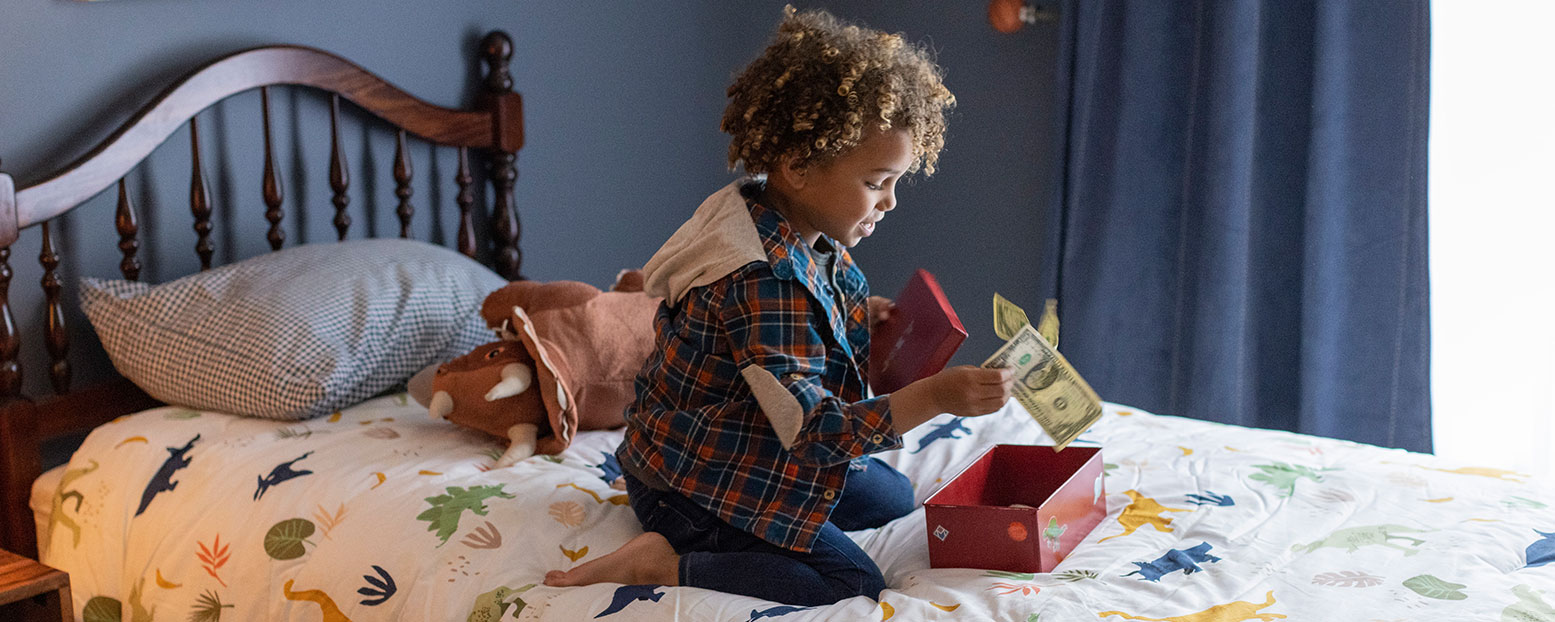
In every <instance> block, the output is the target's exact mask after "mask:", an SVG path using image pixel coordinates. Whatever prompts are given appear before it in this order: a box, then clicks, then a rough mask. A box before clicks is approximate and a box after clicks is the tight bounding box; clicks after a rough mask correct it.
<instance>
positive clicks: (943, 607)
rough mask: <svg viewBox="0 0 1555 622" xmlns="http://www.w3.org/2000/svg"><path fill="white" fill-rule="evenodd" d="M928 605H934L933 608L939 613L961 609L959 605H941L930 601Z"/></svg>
mask: <svg viewBox="0 0 1555 622" xmlns="http://www.w3.org/2000/svg"><path fill="white" fill-rule="evenodd" d="M929 604H930V605H934V608H935V609H938V610H940V611H955V610H957V609H960V608H961V603H956V604H954V605H941V604H939V603H936V602H934V601H932V600H931V601H929Z"/></svg>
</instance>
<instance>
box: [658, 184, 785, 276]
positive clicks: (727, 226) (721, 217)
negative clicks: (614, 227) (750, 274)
mask: <svg viewBox="0 0 1555 622" xmlns="http://www.w3.org/2000/svg"><path fill="white" fill-rule="evenodd" d="M746 181H747V180H740V181H736V182H734V183H731V184H729V185H727V186H724V187H723V189H722V190H719V191H718V192H715V193H713V195H712V196H710V197H707V200H705V201H703V202H702V205H701V206H699V207H697V210H696V213H694V214H692V215H691V219H690V220H687V221H686V222H685V224H683V225H681V226H680V229H678V230H676V231H675V235H672V236H670V239H669V241H667V242H665V243H664V246H661V247H659V250H658V252H656V253H654V254H653V258H651V259H649V260H648V263H647V265H644V266H643V276H644V278H645V283H644V291H646V292H647V293H648V294H649V295H652V296H661V297H663V298H664V300H665V302H666V303H667V304H669V305H672V306H673V305H675V304H677V303H679V302H680V299H681V297H683V296H685V295H686V292H687V291H689V290H690V289H691V288H693V287H701V286H703V285H708V284H710V283H713V282H716V281H717V280H718V279H721V278H724V277H725V276H728V275H729V273H731V272H734V271H735V270H738V269H740V267H741V266H744V265H746V264H748V263H751V262H755V261H767V251H766V248H765V247H763V246H762V244H761V235H760V234H759V233H757V232H756V223H754V222H751V217H750V208H748V207H746V205H745V197H743V196H740V186H741V185H742V184H744V183H746Z"/></svg>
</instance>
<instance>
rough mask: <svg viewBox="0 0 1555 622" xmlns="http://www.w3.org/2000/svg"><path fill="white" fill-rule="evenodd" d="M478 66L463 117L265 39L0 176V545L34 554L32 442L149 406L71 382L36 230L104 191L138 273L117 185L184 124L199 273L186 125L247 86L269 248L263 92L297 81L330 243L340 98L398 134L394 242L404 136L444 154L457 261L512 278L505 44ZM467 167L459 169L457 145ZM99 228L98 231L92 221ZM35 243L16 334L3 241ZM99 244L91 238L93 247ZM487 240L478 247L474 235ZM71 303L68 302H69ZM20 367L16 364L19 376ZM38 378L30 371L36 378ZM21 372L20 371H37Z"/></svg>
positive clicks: (339, 178)
mask: <svg viewBox="0 0 1555 622" xmlns="http://www.w3.org/2000/svg"><path fill="white" fill-rule="evenodd" d="M478 53H479V54H480V56H481V58H482V59H483V61H484V64H485V70H484V76H483V79H482V80H481V81H480V87H479V89H480V92H479V93H478V94H477V95H476V98H475V104H474V106H472V107H471V108H469V109H452V108H444V107H440V106H436V105H433V104H429V103H427V102H425V101H423V100H421V99H418V98H416V97H414V96H412V95H410V94H409V93H406V92H405V91H403V90H401V89H399V88H398V87H395V86H394V85H392V84H390V83H388V82H387V81H385V80H383V79H382V78H379V77H378V76H376V75H374V74H372V73H370V72H368V71H367V70H365V69H363V68H361V67H359V66H357V65H355V64H353V63H351V62H350V61H347V60H345V59H343V58H341V57H339V56H336V55H334V54H331V53H329V52H325V51H323V50H317V49H313V48H308V47H301V46H294V45H276V46H267V47H261V48H255V49H251V50H246V51H242V52H237V53H235V54H231V55H229V56H226V57H223V58H220V59H217V60H215V61H212V62H210V63H207V64H205V65H203V66H201V67H199V68H197V69H194V70H193V71H191V72H190V73H189V74H187V75H186V76H185V77H183V78H182V79H180V80H179V81H177V82H176V83H175V84H173V86H171V87H169V88H168V89H167V90H165V91H163V92H162V93H161V94H160V95H158V96H157V97H156V98H154V99H153V100H152V101H151V102H150V103H147V104H146V105H145V106H144V107H143V108H141V109H140V111H139V112H138V113H137V114H135V116H133V117H132V118H130V120H129V121H127V122H125V123H124V124H123V125H122V126H120V127H119V128H118V130H117V131H115V132H114V133H113V134H112V135H111V136H109V137H108V138H107V139H105V140H103V141H102V143H100V144H98V145H97V146H96V147H95V148H94V149H92V150H91V151H89V152H88V153H87V154H86V155H84V156H82V157H81V158H80V159H78V160H76V161H75V162H73V163H71V164H70V165H68V166H66V167H64V168H63V169H62V170H60V171H58V172H56V173H54V174H52V175H48V176H47V177H46V178H45V179H44V180H43V181H41V182H39V183H36V184H33V185H29V186H26V187H21V188H18V187H16V185H15V183H14V181H13V179H12V177H11V176H10V175H7V174H5V173H3V172H0V469H3V470H0V547H4V548H5V549H7V550H10V551H12V552H16V553H20V554H23V555H28V556H34V555H35V552H36V536H35V534H34V527H33V517H32V512H31V510H30V509H29V508H28V498H29V495H30V489H31V486H32V483H33V481H34V480H35V479H37V477H38V476H39V475H40V474H41V465H42V461H41V458H40V447H41V446H42V444H43V443H44V442H46V441H49V440H51V439H54V438H57V437H61V436H65V435H70V434H77V433H80V432H82V431H85V430H89V429H91V428H93V427H96V426H98V425H100V424H102V423H104V422H107V421H110V420H112V419H113V418H115V417H119V416H122V415H126V414H130V413H133V412H136V411H139V410H144V409H146V408H149V407H152V406H155V405H158V402H157V401H156V400H154V399H152V398H151V397H149V396H147V395H146V394H145V393H144V392H142V391H140V390H139V389H138V388H136V387H135V386H134V385H133V384H131V383H130V382H129V381H127V380H125V379H123V378H122V377H117V376H115V377H114V378H113V379H111V380H109V381H106V382H103V383H98V384H96V385H94V386H91V387H83V388H75V387H72V386H71V365H70V359H69V357H68V353H69V351H70V343H69V339H68V336H67V335H68V332H67V330H66V326H65V317H66V315H67V314H66V313H65V306H64V305H65V304H66V303H65V302H64V301H62V300H61V295H60V292H61V282H60V279H59V276H58V269H59V266H60V265H61V264H62V263H64V262H68V261H69V259H68V258H65V257H61V255H60V253H59V252H58V251H57V250H56V245H55V243H54V241H53V238H52V235H51V231H50V222H51V221H53V220H54V219H55V218H58V217H59V216H61V215H63V214H65V213H67V212H69V211H71V210H73V209H75V208H76V207H77V206H80V205H81V204H83V203H84V202H86V201H87V200H89V199H91V198H93V197H95V196H97V195H99V194H100V193H102V192H104V191H105V190H108V189H109V188H110V187H111V186H114V185H117V186H118V203H117V208H116V213H115V228H116V230H117V234H118V248H119V251H120V252H121V253H122V254H123V260H122V261H121V262H120V266H119V267H120V272H121V273H122V274H123V276H124V278H126V279H130V280H136V279H138V278H139V277H140V272H141V268H142V265H141V258H140V257H139V256H138V250H139V248H140V239H139V236H140V231H139V224H138V222H139V219H138V218H137V215H136V209H135V206H134V205H132V204H131V201H130V196H132V193H130V192H128V191H127V190H126V184H125V181H124V180H125V177H126V175H127V174H128V173H130V171H131V170H133V169H134V168H135V167H136V166H137V165H138V164H140V163H141V162H142V161H143V160H145V159H146V158H147V156H148V155H150V154H151V153H152V151H153V150H155V149H156V148H157V147H158V146H159V145H161V144H162V143H163V142H165V141H166V140H167V139H168V138H169V137H170V136H172V135H173V133H174V132H176V131H177V130H179V129H180V128H181V127H182V126H183V125H184V124H186V123H187V124H188V125H189V130H190V131H189V136H190V149H191V162H192V167H191V171H190V177H189V187H190V193H189V196H190V199H189V210H190V213H191V215H192V217H193V227H194V230H195V232H196V234H197V236H198V242H197V244H196V246H195V249H194V250H195V253H196V254H197V255H198V256H199V261H200V266H201V269H202V270H204V269H209V268H211V267H212V265H211V262H212V257H213V256H214V245H213V243H212V241H211V237H210V235H211V232H212V222H211V215H212V211H213V206H212V204H211V200H210V194H209V191H208V190H207V185H206V178H205V172H204V171H203V167H202V164H201V160H200V151H201V148H200V128H199V125H198V119H197V115H198V114H199V113H200V112H202V111H204V110H206V109H207V108H210V107H211V106H213V105H215V104H216V103H218V102H220V101H222V100H224V99H226V98H227V97H230V96H232V95H235V94H238V93H242V92H245V91H250V90H253V89H259V91H260V98H261V102H262V108H261V109H262V115H261V117H262V118H261V119H260V122H259V124H258V125H260V126H261V127H262V128H263V132H264V151H265V153H264V158H265V165H264V171H263V195H264V196H263V198H264V203H265V206H266V211H265V218H266V220H267V221H269V224H270V227H269V231H268V233H267V235H266V238H267V240H268V242H269V245H270V248H271V250H278V249H280V248H281V247H282V246H283V245H284V244H285V233H284V229H283V228H282V220H283V211H282V205H283V201H284V198H283V197H284V193H283V192H282V186H283V179H282V178H281V175H280V171H281V170H282V169H281V167H279V166H277V164H276V159H275V149H273V148H272V141H271V128H270V125H271V120H270V93H269V90H270V88H269V87H272V86H282V85H289V86H305V87H312V88H315V89H319V90H322V91H324V92H326V93H327V94H328V96H329V98H330V133H329V134H330V137H329V140H330V154H331V155H330V166H329V169H330V170H329V176H328V179H329V184H330V188H331V190H332V192H333V197H332V199H331V203H332V204H333V207H334V211H335V215H334V220H333V223H334V226H335V229H336V232H337V235H338V238H339V239H342V240H343V239H345V238H346V235H347V233H348V232H349V231H350V227H351V224H352V223H351V218H350V216H349V214H348V212H347V206H348V205H349V204H350V199H349V195H348V190H349V188H350V176H349V173H348V170H349V169H348V167H347V162H346V155H345V151H344V150H343V149H342V148H341V141H340V123H339V117H340V100H341V99H345V100H347V101H349V102H351V103H353V104H355V105H356V106H357V107H359V108H361V109H362V110H364V111H366V112H368V113H371V114H372V115H373V116H376V117H377V118H379V119H381V120H382V121H383V122H385V123H387V124H388V125H390V126H392V127H393V128H397V129H398V141H397V149H396V151H395V156H394V162H393V166H392V170H393V177H394V184H395V195H396V197H398V199H399V200H398V205H396V206H395V214H396V216H397V217H398V219H399V223H400V227H399V234H400V236H401V237H409V235H410V223H411V220H412V218H413V217H414V215H415V210H414V208H413V204H412V201H411V199H412V196H413V191H412V187H411V180H412V176H413V170H414V169H413V166H412V162H411V160H410V153H411V152H410V151H409V150H408V149H407V148H406V141H407V140H408V139H411V138H415V139H419V140H423V141H426V142H428V143H432V144H434V145H442V146H447V147H452V148H456V149H457V151H458V153H457V159H458V160H457V161H458V171H457V174H456V175H455V177H454V179H453V183H454V184H455V185H456V186H457V188H458V191H457V193H456V195H455V202H456V203H457V207H458V210H459V229H458V233H457V235H456V237H455V238H454V241H455V242H456V243H457V247H458V250H459V251H460V252H462V253H464V254H465V255H468V256H470V257H473V258H476V259H478V260H482V261H485V262H487V263H488V265H491V266H492V267H493V268H494V269H495V270H496V271H497V272H498V273H500V274H502V275H503V276H504V277H506V278H508V279H519V278H522V277H521V268H522V262H523V254H522V253H521V252H520V250H519V245H518V239H519V233H520V228H519V220H518V214H517V212H516V211H515V209H514V204H513V184H514V181H515V180H516V179H517V177H518V171H517V167H516V160H517V153H518V150H519V148H520V147H522V146H523V144H524V123H523V101H522V99H521V98H520V96H519V95H518V93H515V92H514V91H513V79H512V76H511V74H510V73H509V71H508V62H509V60H510V59H511V57H512V54H513V44H512V40H511V39H510V38H509V37H508V36H507V34H505V33H502V32H492V33H491V34H489V35H487V36H486V37H485V38H484V39H483V40H482V41H481V43H480V49H479V50H478ZM472 150H473V151H474V156H475V157H476V158H477V163H476V166H480V165H481V164H482V163H484V171H482V170H479V169H472V165H471V151H472ZM480 172H484V173H485V177H486V178H488V179H489V180H490V183H491V191H492V192H491V205H490V206H489V210H490V211H489V212H488V211H485V207H486V206H477V205H475V203H476V200H477V196H478V194H480V193H477V191H476V187H475V185H476V173H480ZM477 223H489V224H490V227H491V231H490V235H489V236H485V235H481V236H478V235H477V231H476V226H477ZM104 229H106V223H105V224H104ZM29 234H35V235H39V236H41V240H42V242H41V244H42V246H41V249H42V250H41V252H40V254H39V263H40V264H41V265H42V268H43V278H42V279H41V286H42V288H43V298H44V306H45V312H44V322H43V326H36V327H25V326H24V327H18V326H17V324H16V321H15V319H14V317H13V313H12V310H11V304H10V286H11V277H12V274H13V273H12V269H11V264H10V259H11V257H10V256H11V246H12V245H13V244H14V243H16V241H17V240H18V239H19V236H21V235H29ZM106 238H107V236H104V239H106ZM478 239H487V240H489V243H488V244H486V245H485V246H486V248H478V247H477V240H478ZM72 304H73V303H72ZM23 339H28V340H31V339H41V340H43V342H44V345H45V349H46V350H47V352H48V358H49V362H50V365H49V369H48V374H49V380H50V384H51V385H52V388H53V393H52V394H50V395H44V396H28V395H24V394H23V389H22V376H23V373H24V370H23V369H22V364H21V361H20V358H19V356H18V353H19V350H20V347H21V342H22V340H23ZM28 371H29V372H30V370H28ZM41 371H42V370H38V372H41ZM38 372H31V373H38Z"/></svg>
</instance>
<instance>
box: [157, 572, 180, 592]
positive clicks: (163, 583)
mask: <svg viewBox="0 0 1555 622" xmlns="http://www.w3.org/2000/svg"><path fill="white" fill-rule="evenodd" d="M183 586H184V584H182V583H173V582H172V581H168V580H167V579H165V578H163V577H162V569H161V568H158V569H157V587H160V588H162V589H164V590H176V589H178V588H181V587H183Z"/></svg>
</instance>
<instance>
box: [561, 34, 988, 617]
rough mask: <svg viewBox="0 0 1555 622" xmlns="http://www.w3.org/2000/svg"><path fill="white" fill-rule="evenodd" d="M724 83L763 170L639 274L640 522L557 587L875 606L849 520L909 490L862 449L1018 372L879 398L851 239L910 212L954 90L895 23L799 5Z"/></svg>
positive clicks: (731, 112)
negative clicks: (902, 204) (651, 297)
mask: <svg viewBox="0 0 1555 622" xmlns="http://www.w3.org/2000/svg"><path fill="white" fill-rule="evenodd" d="M729 97H730V102H729V105H728V108H727V109H726V111H725V113H724V118H723V129H724V131H726V132H728V133H729V134H731V135H732V136H733V141H732V143H731V145H730V149H729V155H730V166H731V167H733V166H734V165H735V164H736V163H740V164H743V165H744V167H745V170H746V171H747V172H748V173H750V174H752V175H757V176H760V175H765V176H766V178H765V180H762V179H760V178H759V177H757V178H753V179H749V180H744V181H741V182H736V183H734V184H731V185H730V186H728V187H726V188H724V189H723V190H721V191H719V192H718V193H716V194H714V195H713V196H711V197H709V198H708V199H707V201H705V202H704V203H703V204H702V206H701V207H699V208H697V211H696V213H695V214H694V215H693V216H692V218H691V220H690V221H688V222H687V223H685V224H684V225H682V226H681V228H680V230H678V231H677V232H676V233H675V235H674V236H672V237H671V238H670V240H669V241H668V242H666V243H665V245H664V247H663V248H661V249H660V250H659V252H658V253H656V254H655V255H654V257H653V258H652V259H651V260H649V262H648V264H647V266H646V267H645V272H646V276H647V289H648V291H649V292H651V293H654V294H656V295H661V296H664V298H665V301H664V304H663V305H662V306H661V307H660V309H659V313H658V317H657V318H656V320H655V322H654V328H655V331H656V334H657V340H658V346H659V347H658V348H656V349H655V352H654V353H653V354H652V355H651V356H650V357H649V359H648V361H647V362H646V364H645V365H644V367H643V371H642V373H641V374H639V375H638V378H637V401H636V403H635V404H634V405H633V406H631V407H629V408H628V409H627V432H626V438H625V440H624V442H623V443H622V445H621V447H620V449H618V450H617V456H618V458H619V459H620V462H621V467H622V470H623V471H624V472H625V479H626V484H627V491H628V493H629V498H630V500H631V505H632V509H633V510H634V511H635V512H636V514H637V517H638V519H639V520H640V521H641V522H642V524H643V528H644V529H645V530H646V533H643V534H642V535H640V536H638V537H636V538H634V539H632V540H631V541H629V542H628V543H627V544H625V545H624V546H622V547H621V548H620V549H619V550H617V551H615V552H613V553H610V554H608V555H606V556H604V557H601V558H599V559H597V560H594V561H591V562H588V563H585V564H583V565H580V566H578V567H577V568H574V569H572V570H570V571H567V572H561V571H553V572H551V573H549V574H547V575H546V579H545V582H546V584H547V585H552V586H566V585H584V584H590V583H598V582H607V581H608V582H619V583H629V584H638V583H656V584H661V585H690V586H697V587H704V588H709V589H714V590H719V591H724V592H731V593H736V594H744V595H748V596H754V597H758V598H763V599H767V600H772V601H777V602H782V603H788V604H793V605H820V604H829V603H834V602H837V601H839V600H842V599H845V598H851V597H853V596H859V595H863V596H868V597H870V598H875V597H876V596H877V595H878V594H879V593H880V591H881V590H882V589H884V588H885V581H884V579H883V578H882V576H881V573H880V569H879V568H878V567H877V566H876V565H875V563H874V562H873V561H872V560H871V559H870V558H869V556H868V555H866V554H865V553H864V552H863V550H861V549H860V548H859V547H858V546H857V545H856V544H854V543H853V541H852V540H851V539H849V538H848V536H847V535H846V534H844V533H843V532H844V531H846V530H854V529H863V528H869V527H878V526H880V525H882V524H884V523H886V522H887V521H890V520H892V519H894V518H897V517H899V516H902V515H904V514H906V513H908V512H910V511H911V510H912V509H913V507H914V504H913V502H912V500H913V497H912V486H911V484H910V483H909V482H908V481H907V479H906V478H905V477H904V476H902V475H901V474H900V473H898V472H896V471H895V470H894V469H892V468H891V467H889V466H888V465H886V464H885V463H883V462H880V461H879V460H876V459H874V458H869V457H868V456H869V454H873V453H876V452H880V451H885V450H889V449H896V448H898V447H900V446H901V435H902V433H904V432H906V431H908V430H910V429H912V428H914V427H917V426H918V425H919V424H921V423H923V422H924V421H926V420H928V419H930V418H932V417H934V416H935V415H937V414H939V413H941V412H948V413H952V414H956V415H962V416H973V415H983V414H987V413H990V412H993V411H995V410H997V409H998V408H1000V407H1001V406H1003V405H1004V403H1005V402H1006V401H1007V400H1008V399H1009V396H1010V386H1011V383H1012V378H1011V375H1010V372H1009V371H1007V370H993V369H980V368H977V367H955V368H951V369H947V370H945V371H942V372H940V373H939V374H936V375H934V376H931V377H929V378H925V379H923V380H920V381H918V382H915V383H912V384H910V385H908V386H906V387H904V388H902V389H901V390H899V391H897V392H895V393H892V394H889V395H883V396H877V397H874V398H869V399H866V398H865V387H866V386H867V382H868V378H867V373H868V362H869V331H870V329H871V328H872V327H873V326H874V324H876V323H877V322H878V321H879V320H880V319H883V318H884V317H885V316H886V315H887V314H888V313H889V309H890V303H889V301H886V300H885V299H882V298H878V297H870V296H869V293H868V285H867V284H866V283H865V280H864V275H863V273H862V272H860V271H859V268H858V266H856V265H855V264H854V263H853V260H852V258H851V257H850V256H849V254H848V252H847V251H846V250H844V249H843V248H841V247H851V246H854V245H856V244H858V243H859V242H860V241H861V240H863V239H864V238H866V237H868V236H869V235H870V234H871V233H873V232H874V230H875V226H876V223H878V222H879V221H880V219H881V218H882V217H884V216H885V214H886V213H887V212H889V211H891V210H892V209H894V208H895V207H896V196H895V187H896V183H897V181H898V180H899V179H900V178H901V177H902V176H903V175H905V174H908V173H911V172H914V171H916V170H917V169H918V168H919V167H920V166H921V167H923V168H924V169H925V171H926V172H927V173H932V172H933V169H934V164H935V162H936V160H937V158H938V152H939V149H940V147H941V146H942V145H943V144H944V128H945V122H944V112H945V110H946V109H948V108H949V107H951V106H952V105H953V104H954V98H953V97H952V96H951V94H950V91H948V90H946V89H945V87H944V85H943V84H942V83H941V80H940V71H939V68H938V67H936V66H935V65H934V64H933V62H931V61H930V60H929V59H928V57H927V55H926V54H925V53H924V51H923V50H921V49H919V48H916V47H913V46H909V45H906V44H905V43H904V42H903V41H902V39H901V38H900V37H899V36H896V35H888V34H885V33H881V32H878V31H873V30H868V29H864V28H859V27H857V26H852V25H847V24H843V23H840V22H839V21H838V20H836V19H835V18H833V17H831V16H830V15H828V14H826V13H824V12H819V11H817V12H806V13H796V12H795V11H793V9H792V8H789V9H787V10H786V11H785V19H784V21H783V23H782V25H781V26H780V27H779V29H778V33H777V36H776V38H775V40H774V41H773V43H772V44H771V45H770V46H769V47H768V48H767V50H766V51H765V52H764V53H763V54H762V56H761V57H760V58H758V59H757V60H756V61H755V62H753V63H752V64H751V65H750V66H749V67H747V68H746V70H745V71H744V73H743V74H742V75H740V76H739V77H738V78H737V79H736V80H735V83H734V84H733V86H731V87H730V88H729Z"/></svg>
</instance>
